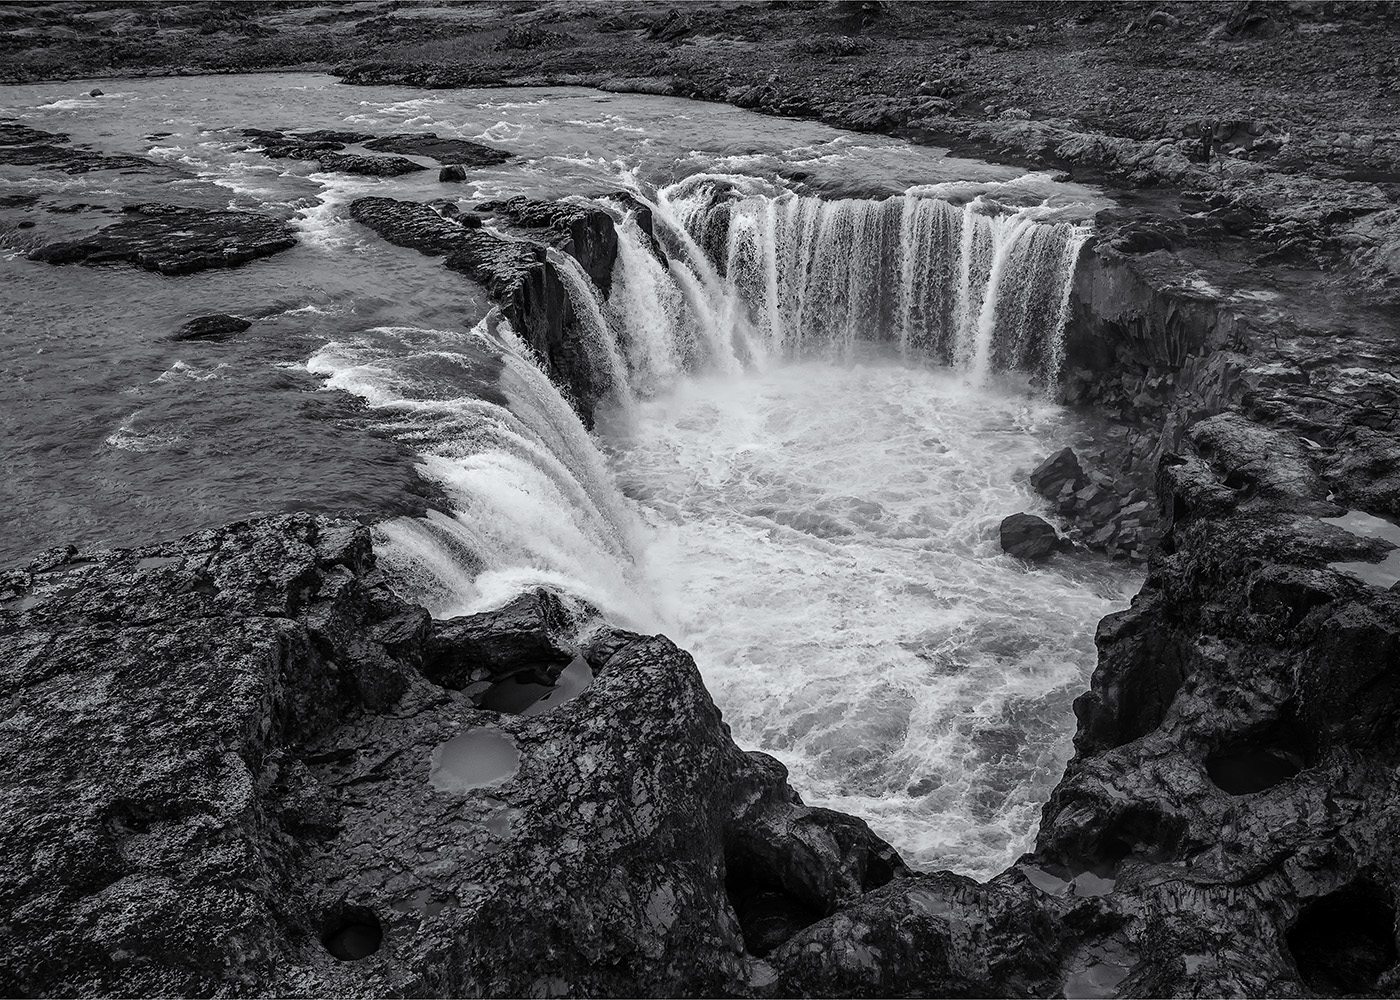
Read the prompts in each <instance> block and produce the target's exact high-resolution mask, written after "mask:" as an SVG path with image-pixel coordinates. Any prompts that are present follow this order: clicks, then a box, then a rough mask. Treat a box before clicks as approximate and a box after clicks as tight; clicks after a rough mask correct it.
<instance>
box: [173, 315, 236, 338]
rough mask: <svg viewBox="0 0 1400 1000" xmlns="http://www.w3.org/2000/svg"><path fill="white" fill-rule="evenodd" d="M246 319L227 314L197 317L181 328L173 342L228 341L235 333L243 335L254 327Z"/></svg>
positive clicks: (175, 333) (176, 332) (174, 335)
mask: <svg viewBox="0 0 1400 1000" xmlns="http://www.w3.org/2000/svg"><path fill="white" fill-rule="evenodd" d="M252 325H253V324H252V323H250V322H249V321H248V320H246V319H240V318H239V317H237V316H230V315H228V314H227V313H214V314H213V315H210V316H196V317H195V318H194V319H192V320H190V321H189V322H188V323H186V324H184V325H183V326H181V327H180V329H178V330H176V331H175V332H174V333H173V334H171V336H170V339H171V340H227V339H228V338H229V337H231V336H233V335H234V334H235V333H242V332H243V331H244V330H246V329H248V327H250V326H252Z"/></svg>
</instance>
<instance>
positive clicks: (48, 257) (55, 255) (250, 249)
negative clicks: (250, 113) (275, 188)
mask: <svg viewBox="0 0 1400 1000" xmlns="http://www.w3.org/2000/svg"><path fill="white" fill-rule="evenodd" d="M123 211H124V212H125V213H127V214H128V215H129V216H130V218H127V219H123V220H122V221H121V222H118V223H116V224H115V225H111V226H107V227H105V228H103V229H100V230H98V231H97V232H96V233H94V234H92V235H91V236H87V237H84V238H82V239H79V240H71V241H66V242H62V243H50V244H48V245H46V246H42V247H39V248H38V249H37V250H33V251H31V252H30V254H29V256H30V258H31V259H33V260H41V261H45V262H46V263H49V264H74V263H80V264H113V263H129V264H135V265H136V266H137V267H142V268H145V269H146V270H148V271H158V272H160V273H161V274H193V273H194V272H196V271H206V270H209V269H210V268H216V267H236V266H238V265H239V264H245V263H247V262H248V261H250V260H256V259H257V258H259V257H267V256H270V255H271V254H274V253H277V252H279V251H281V250H287V249H289V248H291V247H294V246H296V242H297V241H296V235H295V231H294V230H293V229H292V227H291V226H290V225H288V224H287V223H286V222H283V221H282V220H280V219H275V218H272V217H271V216H267V215H260V214H258V213H257V212H237V211H220V210H210V209H198V208H181V207H179V206H176V205H163V204H143V205H131V206H128V207H127V208H125V209H123Z"/></svg>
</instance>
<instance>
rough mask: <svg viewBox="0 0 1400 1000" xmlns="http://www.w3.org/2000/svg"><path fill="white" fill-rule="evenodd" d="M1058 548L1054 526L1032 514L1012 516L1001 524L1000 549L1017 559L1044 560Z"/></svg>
mask: <svg viewBox="0 0 1400 1000" xmlns="http://www.w3.org/2000/svg"><path fill="white" fill-rule="evenodd" d="M1059 547H1060V536H1059V534H1058V533H1056V531H1055V527H1054V525H1052V524H1051V523H1050V522H1049V521H1046V520H1045V519H1044V518H1042V517H1036V516H1035V515H1034V514H1012V515H1011V516H1010V517H1008V518H1005V519H1004V520H1003V521H1002V522H1001V548H1002V551H1003V552H1005V553H1007V554H1008V555H1013V556H1016V557H1017V558H1018V559H1030V560H1036V559H1044V558H1046V557H1047V556H1050V555H1053V554H1054V552H1055V550H1056V549H1058V548H1059Z"/></svg>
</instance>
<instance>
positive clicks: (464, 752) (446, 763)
mask: <svg viewBox="0 0 1400 1000" xmlns="http://www.w3.org/2000/svg"><path fill="white" fill-rule="evenodd" d="M518 770H520V751H519V750H518V749H517V748H516V746H515V741H514V740H513V739H511V738H510V736H509V735H507V734H506V733H503V732H501V731H500V730H498V729H490V728H486V727H482V728H479V729H473V730H471V731H470V732H466V733H462V734H461V735H460V736H454V737H452V738H451V739H450V740H446V741H444V742H442V743H439V744H438V745H437V746H436V747H434V748H433V756H432V763H431V764H430V765H429V769H428V783H429V784H430V785H432V786H433V787H434V788H436V789H437V790H438V791H440V792H449V793H454V794H465V793H467V792H471V791H475V790H476V789H478V788H486V787H488V786H493V785H501V784H504V783H505V782H507V781H509V780H510V779H511V778H513V777H514V776H515V773H516V772H517V771H518Z"/></svg>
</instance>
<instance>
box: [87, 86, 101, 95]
mask: <svg viewBox="0 0 1400 1000" xmlns="http://www.w3.org/2000/svg"><path fill="white" fill-rule="evenodd" d="M88 96H89V97H101V96H102V88H101V87H93V88H92V89H91V90H89V91H88Z"/></svg>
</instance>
